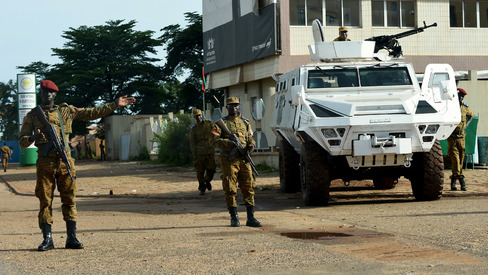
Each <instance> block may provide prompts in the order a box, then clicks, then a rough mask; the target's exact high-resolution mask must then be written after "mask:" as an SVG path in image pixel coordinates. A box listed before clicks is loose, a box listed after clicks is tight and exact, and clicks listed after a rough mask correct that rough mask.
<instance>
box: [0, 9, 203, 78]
mask: <svg viewBox="0 0 488 275" xmlns="http://www.w3.org/2000/svg"><path fill="white" fill-rule="evenodd" d="M185 12H197V13H199V14H202V0H179V1H174V0H137V1H134V0H15V1H13V0H3V1H2V4H1V9H0V37H1V42H0V82H7V81H9V80H11V79H12V80H14V82H15V81H16V78H17V74H19V73H22V72H21V70H18V69H17V66H27V65H29V64H31V63H32V62H36V61H42V62H44V63H48V64H56V63H59V62H60V60H59V59H58V58H57V57H54V56H52V54H53V51H52V50H51V49H52V48H63V45H64V43H66V42H67V40H66V39H64V38H63V37H61V36H62V35H63V32H65V31H68V30H69V28H74V29H77V28H79V27H80V26H83V25H85V26H88V27H91V26H98V25H105V22H106V21H109V20H125V21H124V22H129V21H130V20H135V21H137V23H136V26H135V28H134V29H135V30H138V31H147V30H151V31H154V32H155V34H154V37H153V38H157V37H159V36H160V35H161V34H162V32H161V31H160V29H162V28H164V27H166V26H169V25H172V24H180V25H181V26H182V27H184V26H186V24H187V22H186V21H185V17H184V13H185ZM157 49H158V55H157V56H156V57H157V58H161V59H164V56H165V51H164V49H163V48H162V47H159V48H157ZM163 62H164V60H163Z"/></svg>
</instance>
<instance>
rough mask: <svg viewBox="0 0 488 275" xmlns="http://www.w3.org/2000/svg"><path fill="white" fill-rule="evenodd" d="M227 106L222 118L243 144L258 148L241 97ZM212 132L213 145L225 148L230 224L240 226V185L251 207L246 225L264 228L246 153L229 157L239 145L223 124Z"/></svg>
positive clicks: (222, 161) (224, 175) (222, 163)
mask: <svg viewBox="0 0 488 275" xmlns="http://www.w3.org/2000/svg"><path fill="white" fill-rule="evenodd" d="M226 108H227V111H228V112H229V115H228V116H226V117H224V118H222V120H223V121H224V123H225V125H226V126H227V128H228V129H229V131H230V132H231V133H234V134H236V135H237V137H238V138H239V140H240V142H241V144H242V146H244V147H246V148H247V150H248V151H249V152H252V151H253V150H254V147H255V142H254V139H253V137H252V136H253V132H252V129H251V124H250V123H249V120H248V119H247V118H245V117H242V116H241V115H240V108H239V99H238V98H237V97H229V98H227V100H226ZM212 134H213V135H214V137H213V140H212V143H213V145H214V146H215V147H219V148H221V153H220V168H221V169H222V187H223V189H224V191H225V201H226V203H227V209H228V210H229V213H230V217H231V220H230V226H233V227H237V226H240V223H239V216H238V214H237V201H236V195H237V187H239V188H240V189H241V193H242V196H243V198H244V204H245V205H246V209H247V222H246V225H247V226H252V227H260V226H261V223H260V222H259V221H258V220H256V219H255V218H254V206H255V204H254V187H253V185H254V180H253V175H252V170H251V166H250V164H249V163H248V162H247V161H246V160H245V159H244V158H243V157H242V156H237V157H235V158H234V159H229V155H230V153H231V150H232V149H233V148H234V147H235V146H236V145H235V144H234V142H232V141H231V140H230V139H229V137H228V136H226V135H225V134H224V133H223V131H222V130H221V129H220V128H219V126H217V125H215V126H214V128H213V129H212ZM237 184H239V186H238V185H237Z"/></svg>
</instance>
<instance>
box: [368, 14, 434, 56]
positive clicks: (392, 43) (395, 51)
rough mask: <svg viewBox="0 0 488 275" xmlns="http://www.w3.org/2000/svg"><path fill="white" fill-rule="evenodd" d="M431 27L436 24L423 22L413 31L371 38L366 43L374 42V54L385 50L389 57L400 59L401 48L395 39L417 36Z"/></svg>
mask: <svg viewBox="0 0 488 275" xmlns="http://www.w3.org/2000/svg"><path fill="white" fill-rule="evenodd" d="M431 27H437V23H434V24H432V25H428V26H427V25H426V24H425V21H424V26H423V27H419V28H415V29H413V30H409V31H404V32H401V33H397V34H393V35H379V36H373V37H370V38H368V39H366V41H375V42H376V44H375V46H374V52H375V53H377V52H378V51H380V50H382V49H386V50H387V51H388V52H389V55H392V56H394V57H400V56H401V55H402V47H401V46H400V45H399V43H398V41H397V39H400V38H403V37H407V36H410V35H414V34H417V33H419V32H423V31H424V30H425V29H428V28H431Z"/></svg>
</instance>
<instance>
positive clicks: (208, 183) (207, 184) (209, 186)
mask: <svg viewBox="0 0 488 275" xmlns="http://www.w3.org/2000/svg"><path fill="white" fill-rule="evenodd" d="M205 185H206V186H207V190H208V191H212V184H210V181H206V182H205Z"/></svg>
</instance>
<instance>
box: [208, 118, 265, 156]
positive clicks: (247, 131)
mask: <svg viewBox="0 0 488 275" xmlns="http://www.w3.org/2000/svg"><path fill="white" fill-rule="evenodd" d="M222 120H223V121H224V123H225V125H226V126H227V128H228V129H229V131H230V132H231V133H234V134H237V136H238V137H239V140H240V141H241V144H242V146H244V147H246V146H247V145H248V144H254V145H256V143H255V142H254V139H253V132H252V129H251V124H250V123H249V120H248V119H247V118H245V117H242V116H226V117H224V118H222ZM212 134H213V138H212V144H213V145H214V146H215V147H219V148H221V149H222V155H229V153H230V151H231V148H230V147H229V144H228V141H229V139H228V137H227V136H225V134H223V133H222V130H221V129H220V128H219V126H217V125H214V127H213V129H212Z"/></svg>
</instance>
